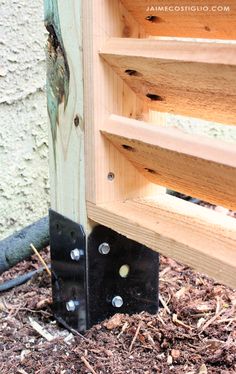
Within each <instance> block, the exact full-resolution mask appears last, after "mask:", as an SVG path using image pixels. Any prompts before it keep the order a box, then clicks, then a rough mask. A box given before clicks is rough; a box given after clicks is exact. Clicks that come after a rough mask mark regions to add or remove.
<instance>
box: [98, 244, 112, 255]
mask: <svg viewBox="0 0 236 374" xmlns="http://www.w3.org/2000/svg"><path fill="white" fill-rule="evenodd" d="M110 250H111V248H110V246H109V244H108V243H102V244H100V245H99V247H98V252H99V253H101V255H107V254H108V253H109V252H110Z"/></svg>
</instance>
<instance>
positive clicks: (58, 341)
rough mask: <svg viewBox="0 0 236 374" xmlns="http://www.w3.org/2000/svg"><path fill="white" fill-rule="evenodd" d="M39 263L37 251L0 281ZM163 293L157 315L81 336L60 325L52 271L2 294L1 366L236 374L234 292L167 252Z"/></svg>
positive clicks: (64, 373) (7, 369)
mask: <svg viewBox="0 0 236 374" xmlns="http://www.w3.org/2000/svg"><path fill="white" fill-rule="evenodd" d="M44 258H45V259H47V261H48V262H49V260H48V250H45V252H44ZM40 266H41V265H40V264H39V263H38V261H37V259H36V258H35V256H33V257H32V259H31V260H30V261H24V262H22V263H21V264H19V265H17V266H16V267H15V268H13V269H11V270H9V271H8V272H6V273H5V274H4V275H3V276H2V277H1V281H3V280H6V279H9V278H11V277H14V276H16V275H18V274H22V273H24V272H25V271H29V270H32V269H34V268H37V267H40ZM160 294H161V299H162V302H163V304H164V307H162V308H161V309H160V312H159V314H158V315H154V316H151V315H148V314H147V313H141V314H138V315H134V316H128V315H121V314H117V315H115V316H114V317H112V318H111V319H110V320H108V321H105V322H103V323H101V324H99V325H97V326H94V327H93V328H92V329H91V330H89V331H88V332H87V333H86V335H85V336H84V337H83V336H79V335H73V334H72V333H71V332H68V331H67V330H65V329H63V328H60V327H58V325H57V324H56V322H55V320H54V318H53V316H52V313H51V308H50V306H51V290H50V279H49V276H48V275H47V273H46V272H44V273H43V274H41V275H38V276H37V277H36V278H34V279H33V280H32V281H30V282H28V283H27V284H25V285H22V286H19V287H17V288H14V289H13V290H11V291H8V292H5V293H1V294H0V319H1V323H0V351H1V360H0V373H1V374H5V373H7V374H11V373H22V374H25V373H28V374H29V373H35V374H37V373H40V374H44V373H50V374H53V373H61V374H69V373H87V374H88V373H92V374H94V373H97V374H99V373H116V374H119V373H143V374H151V373H181V374H183V373H186V374H195V373H196V374H206V373H208V374H211V373H221V374H226V373H236V330H235V327H236V292H234V291H232V290H230V289H229V288H227V287H225V286H223V285H220V284H218V283H215V282H214V281H213V280H211V279H209V278H207V277H206V276H203V275H201V274H198V273H195V272H193V271H191V270H190V269H189V268H187V267H185V266H182V265H179V264H177V263H176V262H175V261H173V260H170V259H167V258H164V257H161V273H160ZM29 317H31V318H32V319H33V320H34V321H37V322H38V323H39V324H40V325H41V327H43V328H44V331H46V332H48V333H50V334H51V335H52V340H51V341H47V340H46V339H45V338H44V337H43V336H41V335H40V334H39V333H38V332H37V331H36V330H35V329H34V328H33V327H32V325H31V323H30V320H29ZM31 322H32V320H31Z"/></svg>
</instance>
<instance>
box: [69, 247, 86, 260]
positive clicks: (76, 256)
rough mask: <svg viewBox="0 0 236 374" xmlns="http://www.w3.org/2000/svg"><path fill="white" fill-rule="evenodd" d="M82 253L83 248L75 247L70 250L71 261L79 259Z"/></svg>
mask: <svg viewBox="0 0 236 374" xmlns="http://www.w3.org/2000/svg"><path fill="white" fill-rule="evenodd" d="M82 255H83V250H81V249H78V248H75V249H73V250H72V251H71V252H70V258H71V259H72V260H73V261H79V260H80V257H81V256H82Z"/></svg>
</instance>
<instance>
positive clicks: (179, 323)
mask: <svg viewBox="0 0 236 374" xmlns="http://www.w3.org/2000/svg"><path fill="white" fill-rule="evenodd" d="M172 320H173V322H174V323H175V324H176V325H179V326H182V327H185V328H186V329H189V330H192V327H191V326H189V325H186V324H185V323H184V322H182V321H180V320H179V319H178V317H177V314H173V317H172Z"/></svg>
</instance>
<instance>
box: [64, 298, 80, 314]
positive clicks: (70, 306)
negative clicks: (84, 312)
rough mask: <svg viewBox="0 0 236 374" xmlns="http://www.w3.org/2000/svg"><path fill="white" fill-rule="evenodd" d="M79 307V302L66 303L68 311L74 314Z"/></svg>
mask: <svg viewBox="0 0 236 374" xmlns="http://www.w3.org/2000/svg"><path fill="white" fill-rule="evenodd" d="M78 307H79V301H75V300H69V301H67V303H66V309H67V311H68V312H74V311H75V310H76V309H78Z"/></svg>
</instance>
